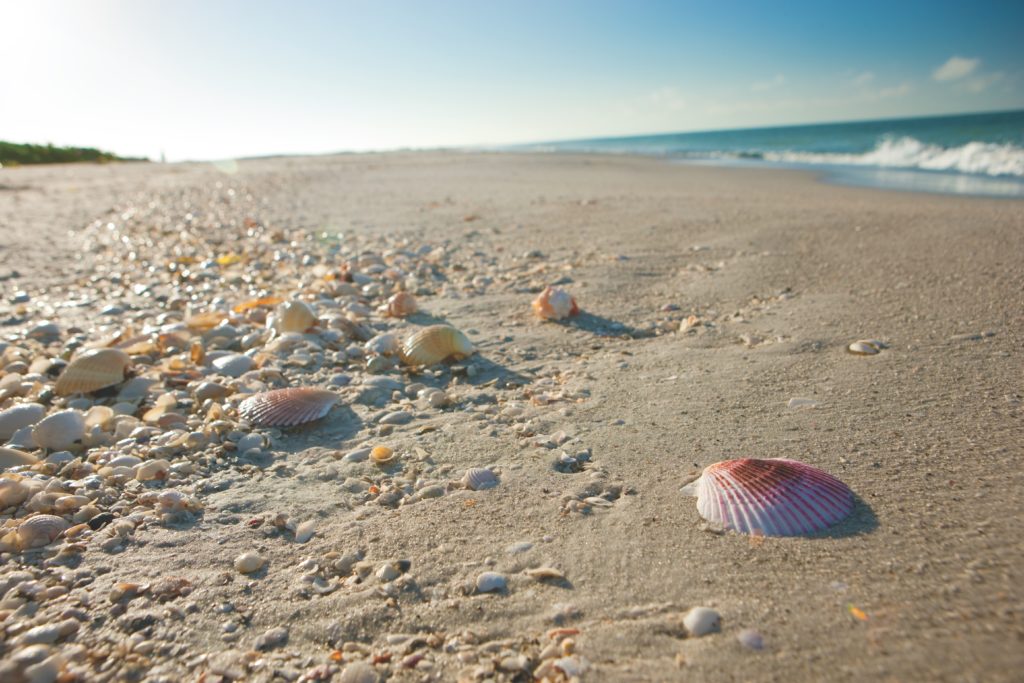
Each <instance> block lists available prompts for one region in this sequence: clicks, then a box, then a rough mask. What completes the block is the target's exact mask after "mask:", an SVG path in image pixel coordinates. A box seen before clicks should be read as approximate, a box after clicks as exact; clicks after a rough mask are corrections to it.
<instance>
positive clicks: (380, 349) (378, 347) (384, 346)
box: [363, 333, 399, 356]
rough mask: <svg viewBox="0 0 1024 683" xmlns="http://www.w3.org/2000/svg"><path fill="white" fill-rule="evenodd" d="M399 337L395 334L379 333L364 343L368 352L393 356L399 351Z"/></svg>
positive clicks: (364, 348) (364, 347)
mask: <svg viewBox="0 0 1024 683" xmlns="http://www.w3.org/2000/svg"><path fill="white" fill-rule="evenodd" d="M398 347H399V344H398V337H397V336H396V335H394V334H391V333H387V334H378V335H377V336H376V337H374V338H373V339H371V340H370V341H368V342H366V344H364V345H363V350H364V351H366V353H368V354H371V355H377V356H392V355H394V354H396V353H398Z"/></svg>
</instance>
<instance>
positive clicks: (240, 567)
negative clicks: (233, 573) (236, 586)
mask: <svg viewBox="0 0 1024 683" xmlns="http://www.w3.org/2000/svg"><path fill="white" fill-rule="evenodd" d="M265 562H266V560H264V559H263V558H262V557H260V555H259V553H254V552H252V551H249V552H247V553H242V554H241V555H239V556H238V557H236V558H235V569H236V570H237V571H238V572H239V573H241V574H252V573H253V572H255V571H258V570H259V568H260V567H262V566H263V565H264V563H265Z"/></svg>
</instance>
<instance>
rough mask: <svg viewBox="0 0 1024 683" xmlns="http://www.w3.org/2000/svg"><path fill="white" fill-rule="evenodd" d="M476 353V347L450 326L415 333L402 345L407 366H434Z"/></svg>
mask: <svg viewBox="0 0 1024 683" xmlns="http://www.w3.org/2000/svg"><path fill="white" fill-rule="evenodd" d="M474 353H476V347H475V346H473V344H472V343H471V342H470V341H469V339H468V338H467V337H466V335H464V334H463V333H462V332H460V331H459V330H457V329H455V328H454V327H452V326H450V325H431V326H429V327H424V328H423V329H422V330H420V331H418V332H415V333H413V334H412V335H411V336H410V337H409V338H408V339H406V340H405V344H403V345H402V350H401V358H402V362H403V363H405V364H406V365H412V366H418V365H434V364H435V363H440V362H441V361H443V360H448V359H449V358H451V359H454V360H461V359H463V358H466V357H468V356H471V355H473V354H474Z"/></svg>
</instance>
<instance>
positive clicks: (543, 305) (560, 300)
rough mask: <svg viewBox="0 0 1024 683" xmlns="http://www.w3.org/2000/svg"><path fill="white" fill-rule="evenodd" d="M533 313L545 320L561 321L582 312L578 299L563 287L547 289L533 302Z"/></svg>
mask: <svg viewBox="0 0 1024 683" xmlns="http://www.w3.org/2000/svg"><path fill="white" fill-rule="evenodd" d="M533 312H534V313H536V314H537V315H538V316H539V317H541V318H543V319H544V320H561V319H562V318H568V317H569V316H571V315H576V314H577V313H579V312H580V308H579V306H577V305H576V299H573V298H572V295H571V294H569V292H567V291H565V290H564V289H562V288H561V287H545V288H544V291H543V292H541V293H540V295H539V296H538V297H537V298H536V299H534V300H533Z"/></svg>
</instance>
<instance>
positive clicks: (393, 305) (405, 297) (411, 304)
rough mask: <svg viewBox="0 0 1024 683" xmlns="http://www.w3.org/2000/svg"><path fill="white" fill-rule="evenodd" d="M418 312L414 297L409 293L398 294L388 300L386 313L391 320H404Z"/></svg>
mask: <svg viewBox="0 0 1024 683" xmlns="http://www.w3.org/2000/svg"><path fill="white" fill-rule="evenodd" d="M418 310H419V305H418V304H417V303H416V297H414V296H413V295H412V294H410V293H409V292H398V293H397V294H395V295H394V296H392V297H391V298H390V299H388V307H387V312H388V315H389V316H391V317H392V318H404V317H405V316H407V315H412V314H413V313H415V312H416V311H418Z"/></svg>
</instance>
